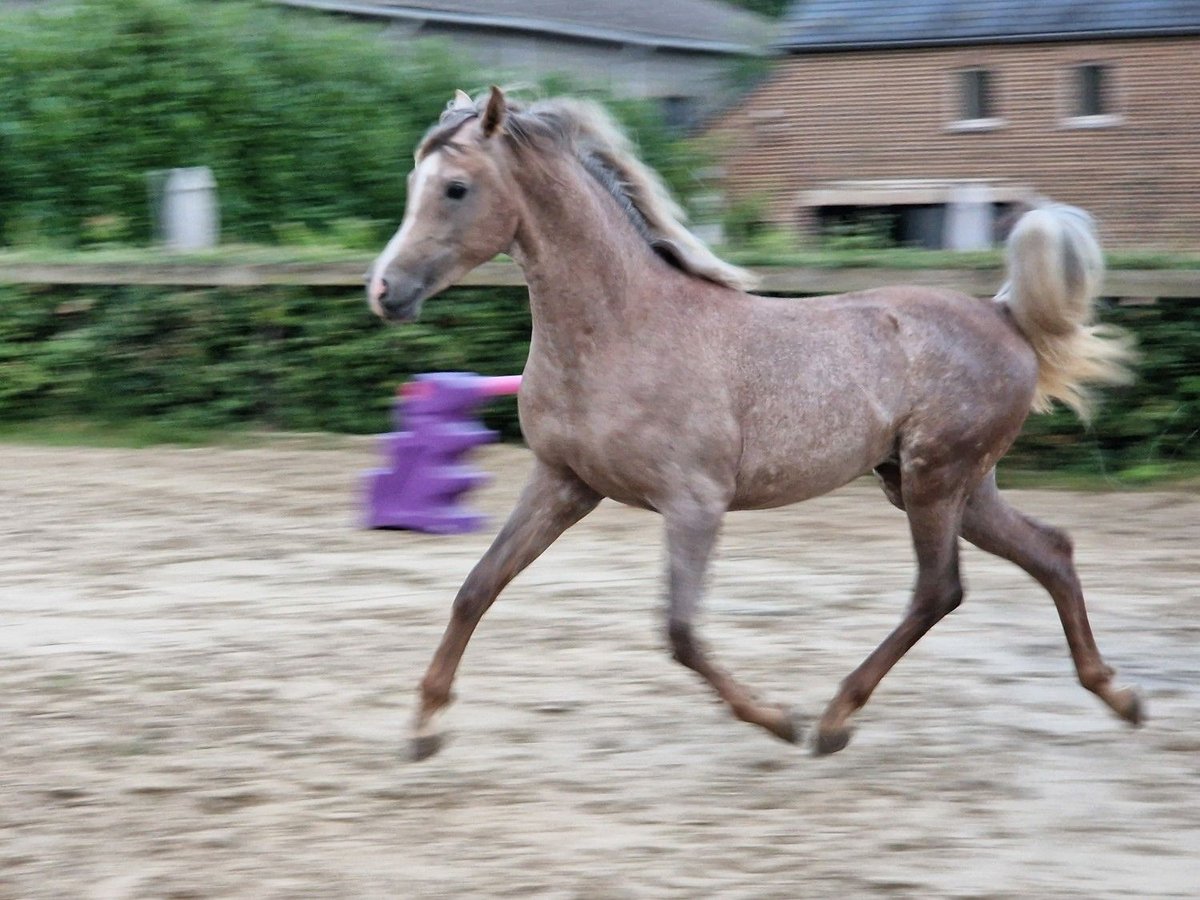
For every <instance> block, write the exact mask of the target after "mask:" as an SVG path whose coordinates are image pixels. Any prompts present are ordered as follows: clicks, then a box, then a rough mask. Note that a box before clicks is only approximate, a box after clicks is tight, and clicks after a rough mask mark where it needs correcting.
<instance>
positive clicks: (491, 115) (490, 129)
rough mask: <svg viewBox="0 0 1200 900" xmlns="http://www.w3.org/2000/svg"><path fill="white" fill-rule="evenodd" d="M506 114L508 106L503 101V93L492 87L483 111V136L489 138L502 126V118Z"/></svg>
mask: <svg viewBox="0 0 1200 900" xmlns="http://www.w3.org/2000/svg"><path fill="white" fill-rule="evenodd" d="M507 112H508V104H507V103H506V102H505V100H504V91H502V90H500V88H498V87H496V86H495V85H494V84H493V85H492V93H491V96H489V97H488V102H487V108H486V109H484V111H483V136H484V137H491V136H492V135H493V134H495V133H496V131H497V129H499V128H500V126H501V125H502V124H504V116H505V115H506V114H507Z"/></svg>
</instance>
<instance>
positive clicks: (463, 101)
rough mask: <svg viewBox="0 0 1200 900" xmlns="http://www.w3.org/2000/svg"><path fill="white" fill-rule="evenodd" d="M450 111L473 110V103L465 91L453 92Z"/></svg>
mask: <svg viewBox="0 0 1200 900" xmlns="http://www.w3.org/2000/svg"><path fill="white" fill-rule="evenodd" d="M450 108H451V109H474V108H475V101H474V100H472V99H471V95H470V94H468V93H467V92H466V91H455V92H454V102H453V103H451V104H450Z"/></svg>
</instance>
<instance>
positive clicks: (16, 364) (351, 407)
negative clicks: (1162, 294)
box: [0, 287, 1200, 472]
mask: <svg viewBox="0 0 1200 900" xmlns="http://www.w3.org/2000/svg"><path fill="white" fill-rule="evenodd" d="M796 302H797V303H803V302H804V301H803V299H798V300H797V301H796ZM1104 318H1105V319H1107V320H1108V321H1112V322H1115V323H1117V324H1120V325H1122V326H1124V327H1126V328H1128V329H1130V330H1131V331H1133V332H1134V333H1135V334H1136V335H1137V338H1138V341H1139V344H1140V347H1141V351H1142V360H1141V362H1140V364H1139V370H1138V375H1139V380H1138V381H1137V382H1136V383H1135V384H1133V385H1130V386H1128V387H1123V388H1118V389H1113V390H1111V391H1109V392H1107V394H1106V395H1105V398H1104V403H1103V404H1102V405H1101V407H1100V410H1099V413H1098V415H1097V417H1096V420H1095V422H1094V423H1093V425H1092V426H1091V428H1084V426H1082V425H1081V424H1080V423H1079V422H1078V421H1076V420H1075V419H1074V418H1073V417H1071V416H1070V415H1069V414H1068V413H1066V412H1058V413H1055V414H1053V415H1049V416H1033V417H1031V418H1030V420H1029V424H1028V425H1027V427H1026V434H1025V436H1024V437H1023V438H1022V439H1021V441H1020V443H1019V444H1018V446H1017V448H1016V449H1015V450H1014V451H1013V453H1012V455H1011V460H1012V462H1013V463H1015V464H1016V465H1018V466H1021V467H1028V468H1054V469H1062V470H1072V471H1093V472H1094V471H1113V472H1115V471H1119V470H1130V469H1134V470H1137V469H1144V468H1146V467H1148V466H1149V467H1155V466H1162V464H1163V463H1172V462H1184V461H1188V460H1193V461H1194V460H1200V435H1198V434H1197V429H1198V428H1200V369H1198V367H1197V365H1196V362H1195V360H1196V359H1198V358H1200V303H1196V302H1189V301H1164V302H1160V303H1158V304H1156V305H1154V306H1130V307H1118V308H1112V309H1108V310H1106V311H1105V315H1104ZM529 328H530V324H529V312H528V306H527V302H526V299H525V292H524V290H523V289H513V288H510V289H496V288H489V289H486V290H484V289H455V290H452V291H450V292H448V293H447V294H446V295H444V296H442V297H438V298H435V299H434V300H432V301H431V302H430V303H428V304H427V305H426V309H425V315H424V317H423V318H422V321H421V322H420V323H419V324H416V325H409V326H403V327H385V326H384V325H382V324H381V323H379V322H378V320H377V319H375V318H374V317H373V316H372V315H371V314H370V313H369V312H368V310H367V308H366V304H365V303H364V302H363V300H362V297H361V295H359V294H358V293H357V292H353V291H349V292H348V291H345V290H305V289H297V288H270V289H260V290H252V291H246V290H238V291H228V290H216V289H213V290H187V291H167V290H161V289H150V288H92V289H72V290H69V291H64V290H62V289H54V290H50V289H39V288H31V287H21V288H3V287H0V421H9V422H13V421H28V420H33V419H42V418H47V417H55V416H59V417H68V418H76V419H85V420H93V421H100V422H121V423H125V422H129V421H131V420H145V419H154V420H156V421H158V422H160V423H164V424H168V425H173V426H178V427H180V428H227V427H256V428H257V427H266V428H274V429H281V430H302V431H308V430H327V431H342V432H362V433H370V432H379V431H384V430H386V429H387V427H388V411H389V409H390V407H391V402H392V396H393V393H394V390H395V387H396V386H397V385H398V384H399V383H401V382H402V381H404V380H406V379H407V378H408V377H409V376H410V375H412V374H413V373H418V372H431V371H454V370H466V371H475V372H481V373H484V374H513V373H516V372H520V371H521V368H522V366H523V364H524V361H525V356H526V353H527V351H528V342H529ZM489 422H490V424H492V425H493V426H494V427H500V428H502V429H503V430H504V431H505V433H506V434H508V435H510V436H512V435H515V434H517V431H518V429H517V426H516V421H515V409H514V406H513V404H511V403H507V404H501V405H498V406H495V407H492V408H491V410H490V412H489Z"/></svg>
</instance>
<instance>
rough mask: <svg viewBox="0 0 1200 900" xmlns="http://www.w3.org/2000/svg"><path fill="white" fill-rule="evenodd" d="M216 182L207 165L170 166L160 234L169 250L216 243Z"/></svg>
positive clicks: (201, 248) (207, 246) (192, 248)
mask: <svg viewBox="0 0 1200 900" xmlns="http://www.w3.org/2000/svg"><path fill="white" fill-rule="evenodd" d="M216 188H217V182H216V180H215V179H214V178H213V174H212V171H211V170H210V169H209V168H208V167H207V166H199V167H196V168H192V169H172V170H171V171H170V173H169V174H168V175H167V180H166V185H165V186H164V188H163V200H162V235H163V240H164V241H165V242H166V245H167V247H168V248H169V249H171V250H208V249H211V248H213V247H215V246H217V234H218V230H219V225H218V221H217V191H216Z"/></svg>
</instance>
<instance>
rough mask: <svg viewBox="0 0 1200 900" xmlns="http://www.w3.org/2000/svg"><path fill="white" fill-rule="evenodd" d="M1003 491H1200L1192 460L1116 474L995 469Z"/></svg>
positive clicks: (1198, 465) (1199, 469)
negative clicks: (1025, 489) (1022, 489)
mask: <svg viewBox="0 0 1200 900" xmlns="http://www.w3.org/2000/svg"><path fill="white" fill-rule="evenodd" d="M996 481H997V483H998V484H999V485H1000V487H1001V488H1002V489H1003V488H1028V489H1036V490H1058V491H1136V490H1162V489H1164V488H1169V489H1177V490H1200V462H1196V461H1193V460H1185V461H1173V462H1153V463H1144V464H1142V465H1139V466H1134V467H1132V468H1128V469H1123V470H1121V471H1119V472H1080V471H1075V470H1070V469H1068V470H1053V469H1006V468H1005V467H1004V463H1003V462H1001V463H1000V467H999V468H998V469H997V470H996Z"/></svg>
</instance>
